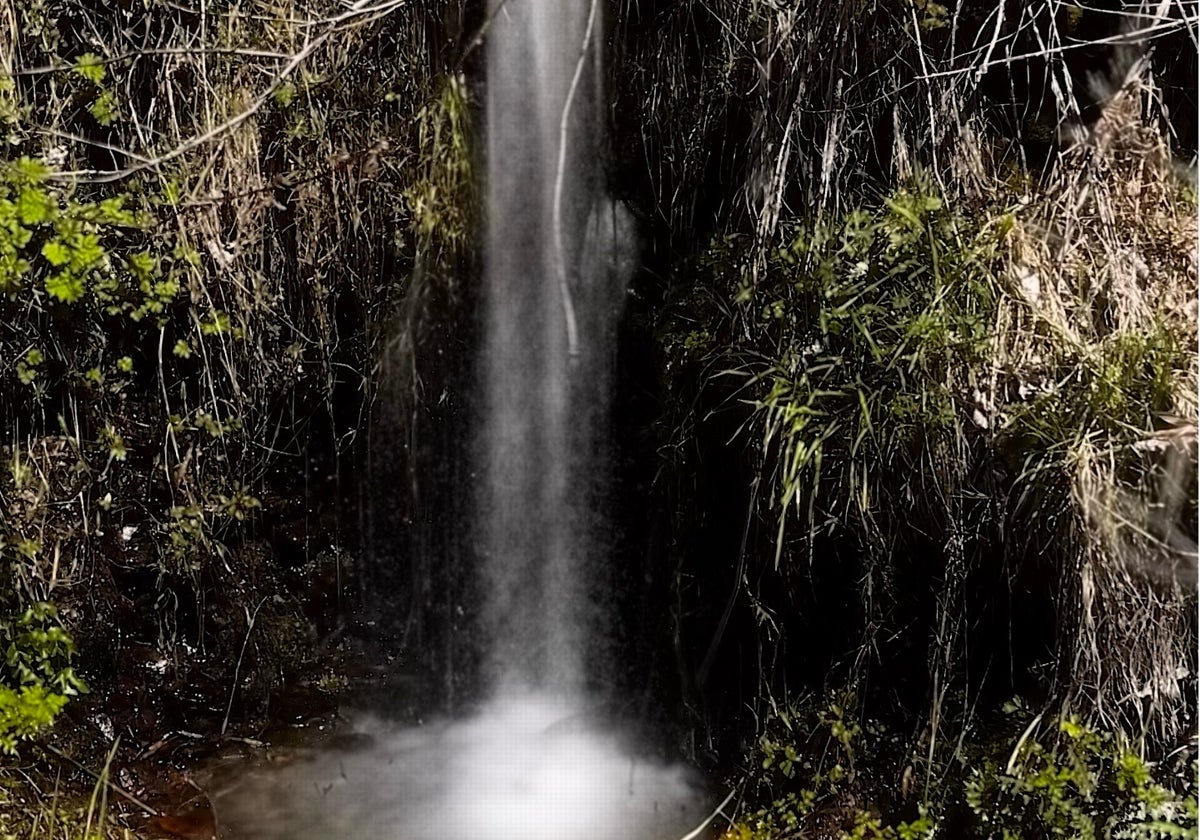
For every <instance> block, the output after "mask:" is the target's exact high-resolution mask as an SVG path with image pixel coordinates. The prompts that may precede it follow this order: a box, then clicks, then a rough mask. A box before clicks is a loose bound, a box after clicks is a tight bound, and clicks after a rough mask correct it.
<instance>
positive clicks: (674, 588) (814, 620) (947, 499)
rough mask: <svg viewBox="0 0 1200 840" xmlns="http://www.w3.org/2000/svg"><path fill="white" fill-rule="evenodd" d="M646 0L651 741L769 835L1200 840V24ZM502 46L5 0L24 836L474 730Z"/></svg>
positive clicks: (930, 6) (632, 556)
mask: <svg viewBox="0 0 1200 840" xmlns="http://www.w3.org/2000/svg"><path fill="white" fill-rule="evenodd" d="M602 5H603V8H604V10H605V26H606V35H607V38H606V42H607V44H608V55H607V56H606V58H607V60H608V63H609V80H608V95H609V99H610V102H611V108H610V109H609V110H608V119H609V123H610V124H609V137H610V149H609V153H608V159H607V160H606V165H607V167H608V172H609V180H610V190H611V191H612V192H613V194H614V195H616V196H617V197H618V198H619V199H620V200H621V201H622V202H623V203H624V205H625V206H626V207H627V209H628V210H629V211H630V212H631V213H632V214H633V216H634V217H635V218H636V219H637V220H638V237H639V239H638V248H639V251H640V259H639V268H638V271H637V274H636V276H635V279H634V281H633V284H632V286H631V289H630V294H629V296H628V300H627V307H626V311H625V313H624V319H623V322H622V324H621V327H620V359H619V362H618V372H617V380H616V381H617V383H618V386H617V390H618V393H617V403H616V409H615V410H614V413H613V417H612V425H613V429H614V432H615V436H616V439H617V441H618V443H619V446H618V450H619V452H618V462H619V471H620V475H619V478H618V480H617V481H616V483H615V487H614V489H613V496H614V499H613V505H614V507H615V509H616V510H617V511H618V512H619V513H620V520H621V522H622V532H621V533H620V534H618V535H615V536H614V538H613V544H614V552H613V554H614V556H613V559H612V564H613V569H612V585H613V587H614V596H613V599H612V600H613V604H612V612H613V614H614V615H615V616H616V623H617V624H618V629H617V631H616V633H615V638H614V642H613V644H614V648H615V650H616V652H617V654H618V655H619V656H618V658H619V659H620V660H621V661H622V662H623V666H622V668H621V669H619V673H614V674H610V675H606V676H605V679H606V680H607V681H608V682H610V683H611V684H613V685H616V686H619V687H620V693H621V694H622V695H623V696H626V697H628V705H629V708H628V709H627V710H624V711H625V712H626V713H630V714H635V715H636V716H638V717H641V718H642V719H644V720H647V721H651V720H654V719H655V718H656V716H660V717H661V718H662V721H663V722H664V723H667V724H669V726H667V727H664V731H669V732H671V734H672V736H673V741H674V743H672V744H671V746H672V747H674V748H676V749H680V750H683V751H684V752H685V753H686V755H687V757H688V758H689V759H690V760H692V761H693V762H695V763H697V764H699V765H701V766H702V767H704V768H705V769H706V770H708V771H709V772H710V774H711V776H712V779H713V784H714V786H715V787H724V788H726V789H728V788H732V789H734V790H735V791H736V792H737V795H736V797H735V798H734V800H733V802H732V803H731V805H730V806H729V807H728V808H726V809H725V812H726V816H727V817H728V820H727V821H726V822H721V823H720V825H719V827H718V831H726V836H727V837H729V838H738V840H749V838H753V839H754V840H766V838H788V837H818V838H826V837H829V838H837V837H852V838H904V839H905V840H908V838H918V837H997V838H1016V837H1113V838H1116V837H1139V838H1140V837H1146V838H1150V837H1195V836H1197V806H1196V801H1197V800H1196V796H1197V783H1198V778H1197V773H1198V770H1197V766H1198V765H1197V747H1196V741H1195V737H1194V733H1195V727H1196V725H1197V720H1196V702H1197V699H1196V667H1197V663H1196V648H1197V618H1196V609H1197V601H1196V578H1197V575H1196V540H1195V538H1196V529H1197V519H1196V480H1197V479H1196V411H1197V396H1196V389H1197V382H1196V355H1195V354H1196V342H1197V310H1196V291H1197V287H1196V284H1197V269H1196V248H1197V238H1196V237H1197V224H1196V214H1197V204H1196V195H1197V188H1196V181H1195V168H1194V163H1195V155H1196V135H1195V114H1196V107H1197V106H1196V87H1195V74H1196V56H1197V48H1196V38H1197V16H1198V14H1200V12H1198V10H1197V7H1196V4H1195V2H1189V1H1188V0H1175V2H1171V3H1167V4H1143V5H1142V6H1138V4H1129V3H1126V4H1120V3H1105V2H1100V0H1095V2H1081V3H1077V4H1076V3H1067V2H1062V3H1050V4H1038V3H1027V2H1023V0H1006V2H1004V3H1002V4H995V3H983V2H976V1H975V0H959V2H957V3H947V4H940V3H933V2H926V0H878V1H877V2H842V3H829V2H824V1H823V0H821V1H820V2H818V0H802V2H796V3H775V2H767V0H762V2H758V0H755V2H741V1H739V2H734V0H711V2H708V3H704V4H698V3H688V2H666V1H665V0H639V1H638V2H633V0H612V1H611V2H609V3H606V4H602ZM1135 7H1136V8H1135ZM487 26H488V13H487V10H486V8H485V7H484V4H482V3H477V2H474V0H411V1H410V2H381V3H376V4H366V3H359V4H355V5H353V6H351V5H347V4H342V3H336V2H323V0H286V2H280V0H264V1H263V2H253V3H249V4H242V3H231V2H225V0H215V2H209V3H207V4H200V5H192V4H187V3H184V4H180V3H175V2H157V0H154V1H153V2H148V3H145V4H127V3H101V2H93V1H92V0H34V2H20V0H15V1H14V0H7V2H4V3H2V4H0V136H2V137H3V140H4V151H3V152H2V153H0V416H2V417H3V422H4V424H5V425H4V428H5V429H6V430H7V434H6V435H5V436H4V439H3V440H0V506H2V507H0V511H2V513H0V750H3V752H4V757H3V758H0V837H18V838H27V837H28V838H33V837H38V838H40V837H47V838H71V839H72V840H74V838H89V840H90V838H92V837H100V836H111V837H127V836H138V837H142V836H146V837H154V836H175V837H188V838H200V837H209V836H212V834H213V832H214V831H215V830H216V827H217V818H218V817H219V815H214V814H213V812H212V810H211V808H210V806H209V804H208V795H209V794H210V793H215V791H216V789H217V787H219V786H220V785H222V784H225V783H227V781H228V778H229V774H230V772H236V771H231V770H230V769H229V768H230V767H236V766H238V762H245V761H253V760H258V759H261V758H263V756H264V755H266V754H272V755H274V754H276V753H277V752H278V751H283V752H285V753H286V751H287V750H288V749H289V744H290V742H291V741H292V740H293V739H294V738H295V736H296V734H297V732H298V731H300V732H302V738H301V740H302V741H306V742H307V741H308V740H309V739H313V738H315V739H317V740H319V739H320V738H321V737H326V736H327V732H325V734H308V733H313V732H315V731H316V728H317V727H318V726H325V725H326V724H331V723H332V722H333V719H334V715H335V709H336V708H337V706H338V704H339V702H340V701H342V700H344V698H345V697H346V696H347V695H350V694H354V695H356V696H359V697H366V696H369V697H370V700H369V701H364V702H370V703H371V704H372V705H374V706H375V707H377V708H379V709H380V710H381V711H384V712H386V713H389V714H393V715H396V716H399V717H406V716H414V717H415V716H417V715H419V714H422V713H424V712H427V711H428V710H429V709H430V708H432V707H433V706H435V705H440V704H450V705H451V706H454V705H459V706H461V705H462V704H464V703H469V702H470V699H471V690H472V689H471V686H472V673H473V667H474V665H475V664H476V663H475V661H474V658H475V656H476V651H477V648H478V644H477V642H478V639H477V634H478V627H477V626H476V625H475V623H474V617H473V604H474V600H473V597H472V586H473V585H474V584H473V581H472V577H471V569H472V568H473V562H474V561H473V557H472V547H471V545H470V538H469V533H468V531H469V529H467V528H465V527H461V523H462V522H463V519H464V517H467V516H469V515H470V514H469V511H470V504H469V495H470V487H471V482H472V476H471V475H470V471H469V469H468V467H467V464H466V461H465V459H464V458H463V456H462V453H463V451H464V450H465V449H466V448H467V446H468V442H469V440H470V436H471V434H472V429H473V428H474V418H473V414H472V412H473V411H474V410H475V408H476V403H475V397H474V395H473V391H474V381H473V373H472V367H471V365H472V353H473V349H474V347H475V345H476V340H477V335H476V333H477V331H476V328H475V326H476V325H475V321H474V315H473V306H474V301H475V294H476V285H477V282H478V279H479V276H478V275H479V271H478V264H479V259H478V253H477V249H478V247H479V246H478V243H479V236H480V232H481V225H482V223H483V222H484V221H485V220H483V219H481V218H480V213H479V206H478V193H477V191H478V187H479V183H478V181H479V177H480V172H481V171H482V169H481V167H480V165H479V164H480V149H481V145H480V143H479V137H480V136H481V133H482V132H483V131H485V130H486V126H484V125H483V122H482V120H483V117H482V114H481V112H480V109H479V107H478V106H479V104H480V101H481V99H480V93H481V91H482V90H483V86H484V85H485V84H486V81H485V79H484V78H483V73H482V61H481V58H482V51H483V49H485V46H486V34H487Z"/></svg>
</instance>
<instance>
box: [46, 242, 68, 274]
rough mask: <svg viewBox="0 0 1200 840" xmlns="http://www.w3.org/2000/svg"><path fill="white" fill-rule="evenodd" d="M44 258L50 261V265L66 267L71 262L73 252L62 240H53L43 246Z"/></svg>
mask: <svg viewBox="0 0 1200 840" xmlns="http://www.w3.org/2000/svg"><path fill="white" fill-rule="evenodd" d="M42 256H43V257H45V258H46V259H47V261H49V263H50V265H52V266H54V267H55V268H58V267H59V266H64V265H66V264H67V263H68V262H70V260H71V252H70V251H69V250H68V249H67V246H66V245H64V244H63V243H62V240H61V239H51V240H50V241H49V242H47V243H46V244H45V245H43V246H42Z"/></svg>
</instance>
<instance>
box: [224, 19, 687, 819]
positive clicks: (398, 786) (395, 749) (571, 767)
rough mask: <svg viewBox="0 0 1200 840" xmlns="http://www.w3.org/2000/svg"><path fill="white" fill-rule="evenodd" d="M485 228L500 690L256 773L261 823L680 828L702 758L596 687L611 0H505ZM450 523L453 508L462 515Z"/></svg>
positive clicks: (498, 30) (611, 311) (488, 465)
mask: <svg viewBox="0 0 1200 840" xmlns="http://www.w3.org/2000/svg"><path fill="white" fill-rule="evenodd" d="M492 2H493V5H492V7H491V12H490V13H491V18H490V28H489V31H488V36H487V37H488V41H487V45H488V64H487V72H488V76H487V112H486V129H487V136H488V144H487V161H486V162H487V174H488V180H487V206H486V210H487V240H486V245H485V267H484V294H483V317H482V323H481V326H482V331H483V337H482V347H481V351H480V361H479V364H478V387H479V388H480V389H481V392H482V403H483V412H482V417H483V419H482V421H481V424H480V425H481V428H480V431H479V439H478V441H477V445H476V448H475V457H476V459H477V464H478V470H477V472H478V473H479V487H478V489H477V495H476V502H477V505H478V513H479V522H478V523H477V524H476V536H477V538H478V542H479V544H480V554H481V555H482V556H481V570H480V574H481V584H482V585H481V586H480V587H479V588H480V590H481V592H482V593H483V596H482V600H483V603H482V604H481V605H480V613H481V614H480V621H481V625H482V628H483V630H484V631H485V632H484V633H483V635H484V637H485V638H486V639H487V642H486V644H487V646H488V649H487V650H485V651H483V653H484V662H485V666H484V674H483V675H482V676H483V679H484V681H485V684H486V685H485V696H487V697H489V698H490V700H488V701H487V702H485V703H484V704H483V706H482V707H481V708H480V709H479V710H478V711H477V712H476V713H475V714H473V715H471V716H468V717H466V718H464V719H459V720H446V721H442V722H439V723H429V724H426V725H424V726H421V727H396V726H391V725H387V724H382V723H379V722H377V721H375V720H373V719H372V718H370V717H356V718H354V719H353V722H352V724H351V726H352V728H354V729H356V730H357V731H358V732H359V733H361V734H362V735H363V736H365V738H366V739H367V740H369V741H370V745H369V746H367V747H358V748H356V749H352V750H345V751H336V752H328V753H324V754H320V755H317V756H314V757H312V758H311V759H310V760H307V761H302V762H299V763H296V764H294V765H292V766H289V767H286V768H283V769H281V770H268V771H264V772H262V773H259V774H254V775H251V776H249V777H243V778H241V779H239V780H238V784H237V786H236V789H234V790H233V791H232V792H231V793H230V794H228V795H226V796H224V797H218V802H217V806H218V816H219V817H220V818H223V819H224V820H225V821H226V823H227V824H228V825H231V826H233V827H234V830H235V836H238V837H245V838H254V840H276V838H277V840H283V838H289V840H318V839H319V840H332V838H339V840H368V838H370V840H377V838H378V839H379V840H509V838H512V840H517V838H520V840H677V838H680V837H683V836H685V835H686V836H688V837H692V836H695V835H694V834H693V833H691V832H690V829H692V828H694V827H695V826H696V825H697V824H698V823H701V822H702V821H703V818H704V816H705V813H704V811H705V810H706V809H705V808H704V806H703V797H702V796H701V795H700V792H699V790H698V787H697V785H696V784H695V779H694V778H693V777H692V774H691V773H690V772H689V771H688V770H687V768H684V767H682V766H680V765H670V764H664V763H662V762H661V761H658V760H655V759H654V758H653V756H652V755H650V754H648V753H647V751H646V750H645V749H644V748H638V747H639V746H640V747H644V744H642V745H638V744H636V742H635V741H634V739H631V738H630V737H629V736H628V735H625V734H622V732H623V730H622V728H621V727H620V726H615V725H613V723H612V722H610V721H608V720H607V719H605V718H604V717H603V716H602V715H598V714H597V713H596V708H597V704H595V703H594V702H592V701H590V700H589V694H588V691H589V688H590V684H591V683H595V682H597V679H596V671H597V662H598V661H599V660H600V659H601V658H602V657H601V656H600V651H599V650H598V648H599V647H601V646H602V645H601V643H600V642H599V641H598V640H602V639H604V638H605V637H606V628H605V625H604V620H605V615H604V610H603V608H602V606H600V605H602V604H603V602H604V597H603V595H604V593H603V592H602V591H601V590H602V588H603V585H602V584H603V578H602V576H601V575H600V574H599V569H600V568H601V566H602V564H603V563H604V562H605V561H606V560H608V559H609V558H608V557H607V553H606V551H605V544H604V535H605V532H606V530H607V529H606V523H605V520H604V516H603V505H602V495H603V492H602V491H603V485H604V472H605V468H606V465H607V462H608V459H607V456H606V453H605V446H606V444H605V437H606V436H605V433H604V428H605V425H606V417H607V411H608V405H609V400H608V393H609V388H610V375H611V374H610V368H611V365H612V357H613V344H614V332H615V319H616V316H617V315H618V314H619V309H620V303H621V300H622V298H623V297H624V290H625V285H626V283H627V281H628V279H629V278H628V266H629V263H630V259H629V256H630V249H629V243H630V231H629V228H630V225H629V222H628V218H627V217H626V216H624V215H623V214H622V212H621V211H620V210H619V208H618V207H617V205H615V204H614V203H613V202H611V201H609V200H608V198H607V197H606V196H605V194H604V192H603V190H602V188H601V182H600V174H601V173H600V171H599V167H598V164H597V161H598V160H599V157H600V151H601V149H600V138H601V137H602V124H603V120H602V119H601V118H600V115H599V112H598V110H597V109H598V107H599V104H600V102H601V101H602V100H601V97H600V81H601V74H600V72H599V70H600V50H599V43H600V42H599V32H600V25H599V24H600V22H599V21H598V20H597V16H598V14H599V10H598V6H599V0H492ZM448 527H450V525H449V524H448Z"/></svg>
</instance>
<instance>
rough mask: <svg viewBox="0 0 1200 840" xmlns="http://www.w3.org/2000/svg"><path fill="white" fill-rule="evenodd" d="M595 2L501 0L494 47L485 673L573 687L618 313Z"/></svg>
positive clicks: (495, 13) (486, 351) (578, 676)
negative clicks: (603, 165)
mask: <svg viewBox="0 0 1200 840" xmlns="http://www.w3.org/2000/svg"><path fill="white" fill-rule="evenodd" d="M598 6H599V3H598V0H590V2H589V0H575V2H564V0H493V3H492V6H491V10H490V14H491V16H492V17H491V18H490V20H491V23H490V29H489V31H488V36H487V38H488V40H487V49H488V54H487V57H488V61H487V88H486V90H487V110H486V131H487V137H488V142H487V153H486V154H487V159H486V166H487V192H486V196H487V199H486V201H487V203H486V225H487V239H486V245H485V257H484V294H483V323H482V327H483V343H482V348H481V355H480V365H479V370H480V388H481V391H482V394H483V420H482V429H481V431H480V441H479V452H480V455H479V458H480V462H481V464H480V465H481V470H480V473H481V477H482V483H481V486H480V488H479V509H480V514H481V523H480V528H481V530H482V534H481V542H482V548H481V553H482V575H483V584H484V585H483V587H482V590H483V593H484V599H485V604H484V607H483V610H484V615H483V625H484V630H485V637H486V639H487V644H489V645H490V646H491V647H490V650H489V651H487V653H486V660H485V661H486V665H485V668H486V672H485V679H486V680H488V682H489V683H490V684H491V686H492V687H493V688H494V689H496V690H499V691H504V690H507V689H519V688H524V689H543V690H554V691H558V692H563V693H566V694H574V693H578V692H579V691H580V690H581V688H582V685H583V682H584V677H585V673H586V669H587V663H588V662H589V660H590V659H594V656H595V651H593V650H591V649H589V646H588V645H589V640H592V639H595V638H598V637H599V636H600V635H601V634H602V627H601V626H600V624H599V622H600V619H601V615H599V614H598V613H600V612H601V611H600V610H598V609H597V608H596V605H597V603H598V602H599V600H600V599H599V598H598V597H597V596H598V594H599V593H597V592H596V584H597V577H596V569H597V563H599V562H602V560H603V559H604V558H602V557H600V556H598V555H600V554H601V553H602V550H603V545H602V543H603V537H604V535H605V531H606V529H605V528H604V517H603V510H602V507H603V505H602V500H601V498H600V497H601V493H600V488H601V487H602V486H603V481H604V472H605V467H606V460H607V459H606V458H605V455H604V449H605V431H604V430H605V427H606V424H607V406H608V388H609V368H610V366H611V356H612V333H613V323H612V320H613V317H614V315H615V314H616V312H617V311H618V309H619V305H620V298H621V295H623V291H624V285H625V280H626V279H627V278H625V277H621V276H620V269H619V268H617V267H615V266H614V261H613V260H610V259H606V258H605V257H606V255H605V253H604V252H605V251H607V250H610V249H612V248H616V247H618V246H619V244H620V243H619V242H618V241H617V235H618V233H619V229H620V225H619V224H612V223H611V222H608V221H607V220H606V219H604V218H603V217H604V216H605V215H606V214H605V212H604V210H603V208H605V207H608V208H611V207H612V205H611V203H609V202H608V201H607V199H606V197H605V196H604V194H603V192H602V186H601V183H600V176H601V173H600V171H599V167H598V164H597V161H598V160H599V158H600V153H601V148H600V146H601V143H600V140H601V137H602V129H603V125H602V120H601V119H600V117H599V114H598V111H597V107H598V103H599V102H600V101H601V97H600V95H599V94H600V84H601V78H600V73H599V69H600V66H601V64H600V58H599V56H600V52H601V50H600V42H599V33H600V26H599V21H598V20H597V17H598V14H599V10H598Z"/></svg>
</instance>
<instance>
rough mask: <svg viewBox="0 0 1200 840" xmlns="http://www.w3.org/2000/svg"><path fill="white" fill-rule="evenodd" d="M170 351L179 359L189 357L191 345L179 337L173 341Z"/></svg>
mask: <svg viewBox="0 0 1200 840" xmlns="http://www.w3.org/2000/svg"><path fill="white" fill-rule="evenodd" d="M171 352H172V353H174V354H175V355H176V356H178V357H179V358H181V359H188V358H191V355H192V347H191V345H190V344H188V343H187V342H186V341H184V340H183V339H182V338H181V339H179V340H178V341H176V342H175V347H174V348H172V350H171Z"/></svg>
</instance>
